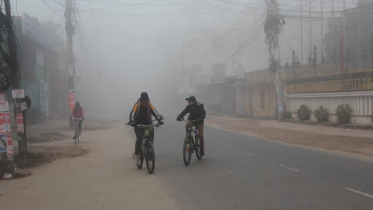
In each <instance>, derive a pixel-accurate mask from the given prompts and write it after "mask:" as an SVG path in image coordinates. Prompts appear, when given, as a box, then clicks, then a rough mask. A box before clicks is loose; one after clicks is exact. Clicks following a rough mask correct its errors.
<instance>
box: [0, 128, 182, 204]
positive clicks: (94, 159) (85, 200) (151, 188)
mask: <svg viewBox="0 0 373 210" xmlns="http://www.w3.org/2000/svg"><path fill="white" fill-rule="evenodd" d="M133 143H134V141H133V136H132V130H129V129H127V128H124V127H123V125H119V124H118V125H115V126H112V128H110V129H105V130H87V131H84V132H83V139H82V142H80V144H79V145H78V146H75V145H74V142H73V141H72V139H66V140H59V141H48V142H39V143H34V144H32V145H31V146H30V147H34V148H37V149H35V151H36V152H37V151H39V152H43V153H44V154H46V153H48V152H50V153H51V154H55V153H60V152H63V153H65V152H67V151H70V150H71V151H73V150H72V148H80V149H81V150H87V151H89V153H87V154H85V155H77V156H75V157H74V158H62V159H58V160H55V161H54V162H53V163H51V164H47V165H43V166H37V167H33V168H30V169H27V170H29V171H30V173H31V174H32V175H31V176H28V177H25V178H22V179H14V180H3V181H0V185H1V187H0V203H1V207H2V208H4V209H29V210H33V209H35V210H36V209H37V210H44V209H45V210H50V209H56V210H58V209H82V210H85V209H87V210H88V209H89V210H95V209H97V210H98V209H100V210H101V209H111V210H115V209H118V210H119V209H120V210H122V209H139V208H144V209H166V210H167V209H170V210H171V209H179V207H178V206H177V204H176V203H175V202H174V201H173V200H172V196H171V195H170V194H169V193H168V191H167V190H166V189H165V188H164V187H163V186H162V185H161V183H160V181H159V180H158V178H157V175H156V174H154V175H149V174H148V173H147V172H146V170H141V171H139V170H138V169H137V168H136V167H135V165H134V163H133V160H132V158H131V152H132V151H133V147H134V145H133ZM54 150H56V151H54ZM64 150H65V152H64ZM75 152H76V151H75ZM139 206H141V207H139Z"/></svg>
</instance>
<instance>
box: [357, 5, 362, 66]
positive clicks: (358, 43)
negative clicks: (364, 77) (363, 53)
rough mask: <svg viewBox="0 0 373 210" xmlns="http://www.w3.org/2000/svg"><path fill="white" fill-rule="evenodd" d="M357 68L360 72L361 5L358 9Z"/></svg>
mask: <svg viewBox="0 0 373 210" xmlns="http://www.w3.org/2000/svg"><path fill="white" fill-rule="evenodd" d="M357 68H358V69H359V70H360V69H361V68H360V5H358V8H357Z"/></svg>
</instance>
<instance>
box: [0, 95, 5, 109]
mask: <svg viewBox="0 0 373 210" xmlns="http://www.w3.org/2000/svg"><path fill="white" fill-rule="evenodd" d="M5 102H6V101H5V94H4V92H1V93H0V106H1V105H4V104H5Z"/></svg>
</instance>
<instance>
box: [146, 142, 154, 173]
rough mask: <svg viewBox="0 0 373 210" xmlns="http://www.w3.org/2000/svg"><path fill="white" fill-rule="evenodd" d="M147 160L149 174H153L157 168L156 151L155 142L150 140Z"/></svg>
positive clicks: (147, 145)
mask: <svg viewBox="0 0 373 210" xmlns="http://www.w3.org/2000/svg"><path fill="white" fill-rule="evenodd" d="M145 160H146V168H147V169H148V172H149V174H152V173H153V172H154V168H155V151H154V146H153V143H152V142H151V141H148V142H147V144H146V155H145Z"/></svg>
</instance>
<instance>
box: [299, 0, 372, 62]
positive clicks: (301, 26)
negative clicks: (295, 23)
mask: <svg viewBox="0 0 373 210" xmlns="http://www.w3.org/2000/svg"><path fill="white" fill-rule="evenodd" d="M372 30H373V29H372ZM300 60H301V61H300V62H301V64H302V65H303V0H300Z"/></svg>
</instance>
